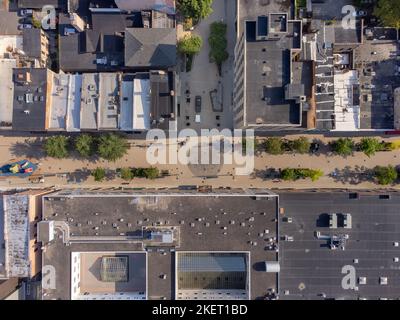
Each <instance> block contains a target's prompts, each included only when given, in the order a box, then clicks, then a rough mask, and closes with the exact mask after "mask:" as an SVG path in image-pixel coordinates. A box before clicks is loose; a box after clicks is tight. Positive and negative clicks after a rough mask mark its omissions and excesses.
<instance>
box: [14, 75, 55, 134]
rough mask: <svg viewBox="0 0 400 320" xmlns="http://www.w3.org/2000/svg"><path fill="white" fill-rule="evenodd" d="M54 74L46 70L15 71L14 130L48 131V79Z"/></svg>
mask: <svg viewBox="0 0 400 320" xmlns="http://www.w3.org/2000/svg"><path fill="white" fill-rule="evenodd" d="M51 73H52V72H51V71H49V70H47V69H45V68H16V69H13V81H14V102H13V119H12V127H13V130H19V131H44V130H46V129H47V119H46V114H47V112H48V108H49V104H48V100H47V95H48V87H49V84H50V82H49V81H48V77H49V75H50V74H51Z"/></svg>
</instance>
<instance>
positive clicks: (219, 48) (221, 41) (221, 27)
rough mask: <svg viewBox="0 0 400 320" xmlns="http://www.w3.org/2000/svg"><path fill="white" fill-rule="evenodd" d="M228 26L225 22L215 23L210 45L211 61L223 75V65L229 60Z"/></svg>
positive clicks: (211, 27)
mask: <svg viewBox="0 0 400 320" xmlns="http://www.w3.org/2000/svg"><path fill="white" fill-rule="evenodd" d="M226 30H227V26H226V24H225V23H223V22H213V23H212V24H211V26H210V36H209V38H208V43H209V44H210V60H211V61H212V62H215V63H216V64H217V66H218V71H219V74H220V75H221V66H222V63H223V62H224V61H225V60H227V59H228V58H229V53H228V52H227V51H226V48H227V46H228V41H227V40H226Z"/></svg>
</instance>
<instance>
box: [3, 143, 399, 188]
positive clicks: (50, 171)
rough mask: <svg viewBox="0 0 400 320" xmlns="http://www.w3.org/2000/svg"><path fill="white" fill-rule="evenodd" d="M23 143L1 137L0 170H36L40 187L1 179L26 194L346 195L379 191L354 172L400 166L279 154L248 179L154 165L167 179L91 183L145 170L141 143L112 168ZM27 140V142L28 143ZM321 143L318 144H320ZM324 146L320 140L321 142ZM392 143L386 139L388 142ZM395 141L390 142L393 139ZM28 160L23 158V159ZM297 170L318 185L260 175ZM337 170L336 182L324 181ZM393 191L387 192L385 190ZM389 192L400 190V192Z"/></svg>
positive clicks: (261, 162)
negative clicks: (204, 190)
mask: <svg viewBox="0 0 400 320" xmlns="http://www.w3.org/2000/svg"><path fill="white" fill-rule="evenodd" d="M25 140H26V138H24V137H22V138H16V137H2V139H1V142H0V164H5V163H8V162H10V161H11V160H18V159H25V158H26V159H28V160H31V161H32V162H34V163H38V164H39V170H38V171H37V172H36V174H43V175H45V183H43V184H31V183H29V181H28V179H20V178H9V179H1V180H0V187H1V188H15V187H21V188H27V187H36V188H41V187H52V186H56V187H60V188H66V187H68V188H82V187H85V188H99V187H101V188H108V187H116V188H117V187H125V188H145V187H146V188H153V187H154V188H166V187H177V186H180V185H211V186H213V187H243V188H251V187H254V188H274V189H277V188H283V189H286V188H294V189H309V188H340V189H343V188H349V189H377V188H384V187H383V186H379V185H377V184H375V183H373V182H370V181H365V180H364V179H363V178H362V176H360V174H359V173H358V172H360V171H361V170H364V169H365V168H366V169H368V168H370V169H372V168H373V167H375V166H376V165H385V166H386V165H389V164H391V165H393V166H396V165H399V164H400V151H398V150H397V151H392V152H379V153H377V154H376V155H375V156H372V157H371V158H368V157H367V156H365V155H364V154H362V153H359V152H357V153H355V154H354V156H351V157H348V158H343V157H339V156H333V155H330V156H329V155H328V154H320V155H308V154H307V155H300V154H284V155H277V156H273V155H269V154H266V153H262V154H261V155H259V156H257V157H256V158H255V173H254V174H253V175H251V176H235V167H234V165H221V166H219V165H189V166H187V165H158V166H157V167H158V168H159V169H160V170H168V171H169V173H170V176H168V177H164V178H159V179H155V180H146V179H134V180H133V181H131V182H130V183H129V182H126V181H123V180H122V179H119V178H114V179H110V180H106V181H103V182H95V181H94V179H93V177H91V176H90V170H92V169H95V168H96V167H104V168H106V169H108V170H115V169H117V168H121V167H149V166H150V164H149V163H148V162H147V161H146V152H147V149H148V148H147V146H146V144H145V142H143V141H134V140H130V143H131V144H132V147H131V149H130V150H129V153H128V155H127V156H126V157H124V158H123V159H120V160H118V161H117V162H115V163H111V162H107V161H105V160H85V159H83V160H82V159H79V158H78V157H76V158H71V159H62V160H58V159H52V158H47V157H44V155H43V152H42V151H41V146H40V141H37V140H33V141H34V144H33V146H32V145H29V144H27V143H26V142H25ZM31 140H32V139H29V140H28V141H31ZM321 140H322V138H321ZM327 140H329V139H328V138H324V141H327ZM388 140H391V139H388ZM394 140H395V139H394ZM27 155H28V156H27ZM285 167H294V168H296V167H299V168H300V167H302V168H312V169H321V170H323V171H324V173H325V175H324V176H323V177H322V178H321V179H320V180H318V181H316V182H312V181H311V180H299V181H296V182H285V181H278V180H273V179H272V178H268V179H266V178H265V170H266V169H268V168H270V169H271V168H274V169H279V168H285ZM335 170H339V171H338V174H337V176H336V177H335V178H332V177H330V176H329V175H330V174H331V173H332V172H333V171H335ZM388 187H392V186H388ZM393 188H396V189H400V185H399V186H393Z"/></svg>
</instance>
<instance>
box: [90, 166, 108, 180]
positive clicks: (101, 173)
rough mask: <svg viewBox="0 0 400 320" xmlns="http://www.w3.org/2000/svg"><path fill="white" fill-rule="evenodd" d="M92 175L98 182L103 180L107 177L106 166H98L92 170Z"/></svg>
mask: <svg viewBox="0 0 400 320" xmlns="http://www.w3.org/2000/svg"><path fill="white" fill-rule="evenodd" d="M92 176H93V177H94V180H95V181H97V182H101V181H103V180H104V178H105V177H106V170H105V169H104V168H96V169H94V170H93V171H92Z"/></svg>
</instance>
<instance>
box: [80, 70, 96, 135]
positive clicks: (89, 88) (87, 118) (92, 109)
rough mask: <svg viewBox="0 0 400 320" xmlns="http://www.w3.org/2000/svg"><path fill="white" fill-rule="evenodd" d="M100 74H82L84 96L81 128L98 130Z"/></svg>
mask: <svg viewBox="0 0 400 320" xmlns="http://www.w3.org/2000/svg"><path fill="white" fill-rule="evenodd" d="M98 105H99V74H98V73H84V74H82V97H81V110H80V128H81V129H82V130H96V129H97V127H98V123H97V122H98V115H97V113H98Z"/></svg>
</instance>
